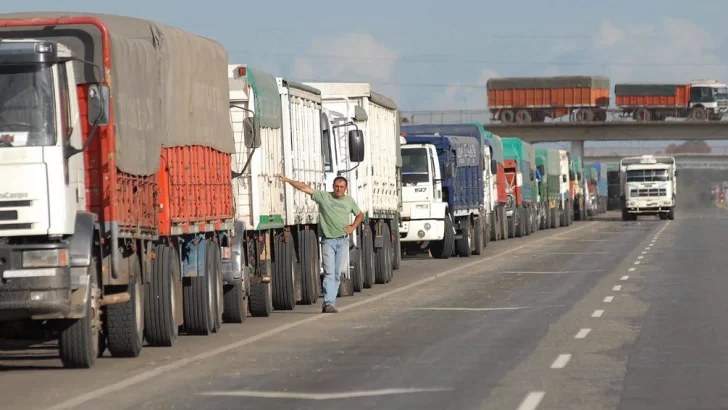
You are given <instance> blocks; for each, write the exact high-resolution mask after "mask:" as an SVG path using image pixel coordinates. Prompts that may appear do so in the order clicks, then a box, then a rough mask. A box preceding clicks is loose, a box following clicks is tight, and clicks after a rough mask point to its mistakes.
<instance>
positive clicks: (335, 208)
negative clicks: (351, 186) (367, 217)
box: [311, 189, 360, 238]
mask: <svg viewBox="0 0 728 410" xmlns="http://www.w3.org/2000/svg"><path fill="white" fill-rule="evenodd" d="M311 198H312V199H313V200H314V202H316V203H317V204H318V205H319V214H320V215H321V217H320V218H319V225H321V230H322V231H323V234H324V238H338V237H341V236H345V235H346V234H345V233H344V228H345V227H347V226H348V225H349V215H350V214H354V215H359V212H360V211H359V207H358V206H357V205H356V201H354V198H352V197H350V196H349V195H344V197H343V198H341V199H337V198H336V197H334V194H333V193H332V192H327V191H323V190H320V189H316V190H314V191H313V194H311Z"/></svg>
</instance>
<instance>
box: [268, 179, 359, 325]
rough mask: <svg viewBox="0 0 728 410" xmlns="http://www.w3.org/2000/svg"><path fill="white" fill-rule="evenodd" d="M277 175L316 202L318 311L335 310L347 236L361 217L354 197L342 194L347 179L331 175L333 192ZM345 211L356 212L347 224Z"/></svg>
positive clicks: (344, 191) (343, 267)
mask: <svg viewBox="0 0 728 410" xmlns="http://www.w3.org/2000/svg"><path fill="white" fill-rule="evenodd" d="M279 178H280V180H281V181H283V182H288V183H289V184H291V186H292V187H294V188H296V189H297V190H299V191H301V192H305V193H307V194H309V195H311V199H313V201H314V202H316V203H317V204H318V205H319V214H320V218H319V225H320V226H321V231H322V233H323V238H322V239H321V264H322V265H323V268H324V281H323V288H324V303H323V306H322V312H323V313H338V312H339V311H338V310H336V295H337V294H338V293H339V282H341V275H342V274H344V273H345V272H346V270H347V269H349V266H347V263H346V261H347V255H348V254H349V238H348V236H349V234H351V233H352V232H354V231H356V228H357V226H359V224H360V223H361V222H362V220H363V219H364V214H363V213H362V212H361V210H359V207H358V206H357V204H356V201H354V198H352V197H350V196H349V195H346V188H347V187H348V185H349V182H348V181H347V180H346V178H344V177H336V178H335V179H334V192H327V191H324V190H320V189H316V190H314V189H313V188H311V187H310V186H308V185H306V184H304V183H303V182H298V181H294V180H292V179H290V178H288V177H286V176H285V175H283V174H280V175H279ZM349 214H354V215H356V219H354V223H353V224H351V225H349Z"/></svg>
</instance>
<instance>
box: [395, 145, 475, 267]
mask: <svg viewBox="0 0 728 410" xmlns="http://www.w3.org/2000/svg"><path fill="white" fill-rule="evenodd" d="M404 138H405V140H406V142H407V144H406V145H404V146H403V147H402V158H403V169H402V178H403V184H404V187H403V201H404V207H403V208H404V210H403V214H402V216H403V221H402V234H403V238H402V241H403V242H404V245H405V246H407V248H411V249H413V250H417V249H423V245H425V246H427V247H428V248H429V250H430V253H431V255H432V257H434V258H438V259H447V258H449V257H450V256H451V255H457V256H462V257H469V256H470V255H472V254H473V253H475V252H476V251H477V253H480V250H482V248H483V247H484V242H485V235H486V232H487V231H486V230H485V229H484V227H483V225H482V222H483V221H484V220H485V216H484V215H483V211H484V208H483V204H484V193H483V165H484V164H483V154H482V153H483V147H484V144H483V140H482V139H481V138H471V137H465V136H449V135H440V134H432V135H428V134H414V135H413V134H407V135H406V136H405V137H404ZM405 234H406V236H405ZM423 242H424V244H423ZM410 244H411V245H410Z"/></svg>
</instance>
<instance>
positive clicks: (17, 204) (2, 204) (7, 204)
mask: <svg viewBox="0 0 728 410" xmlns="http://www.w3.org/2000/svg"><path fill="white" fill-rule="evenodd" d="M26 206H30V201H0V208H22V207H26Z"/></svg>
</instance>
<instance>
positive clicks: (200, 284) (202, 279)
mask: <svg viewBox="0 0 728 410" xmlns="http://www.w3.org/2000/svg"><path fill="white" fill-rule="evenodd" d="M198 246H204V247H205V249H204V255H205V258H206V259H207V255H208V253H209V252H211V251H212V247H211V246H210V242H209V241H207V240H206V241H202V242H200V244H199V245H198ZM203 266H204V268H203V269H204V272H202V273H203V275H200V276H196V277H191V278H185V281H186V283H185V286H184V291H183V292H184V317H185V330H186V331H187V333H189V334H195V335H205V336H207V335H209V334H211V333H212V332H213V328H214V327H215V312H216V310H217V308H216V305H217V301H216V300H215V292H216V288H217V286H216V283H215V277H214V275H213V273H212V272H210V269H209V266H210V265H209V264H208V263H205V264H204V265H203ZM187 281H189V282H187Z"/></svg>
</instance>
